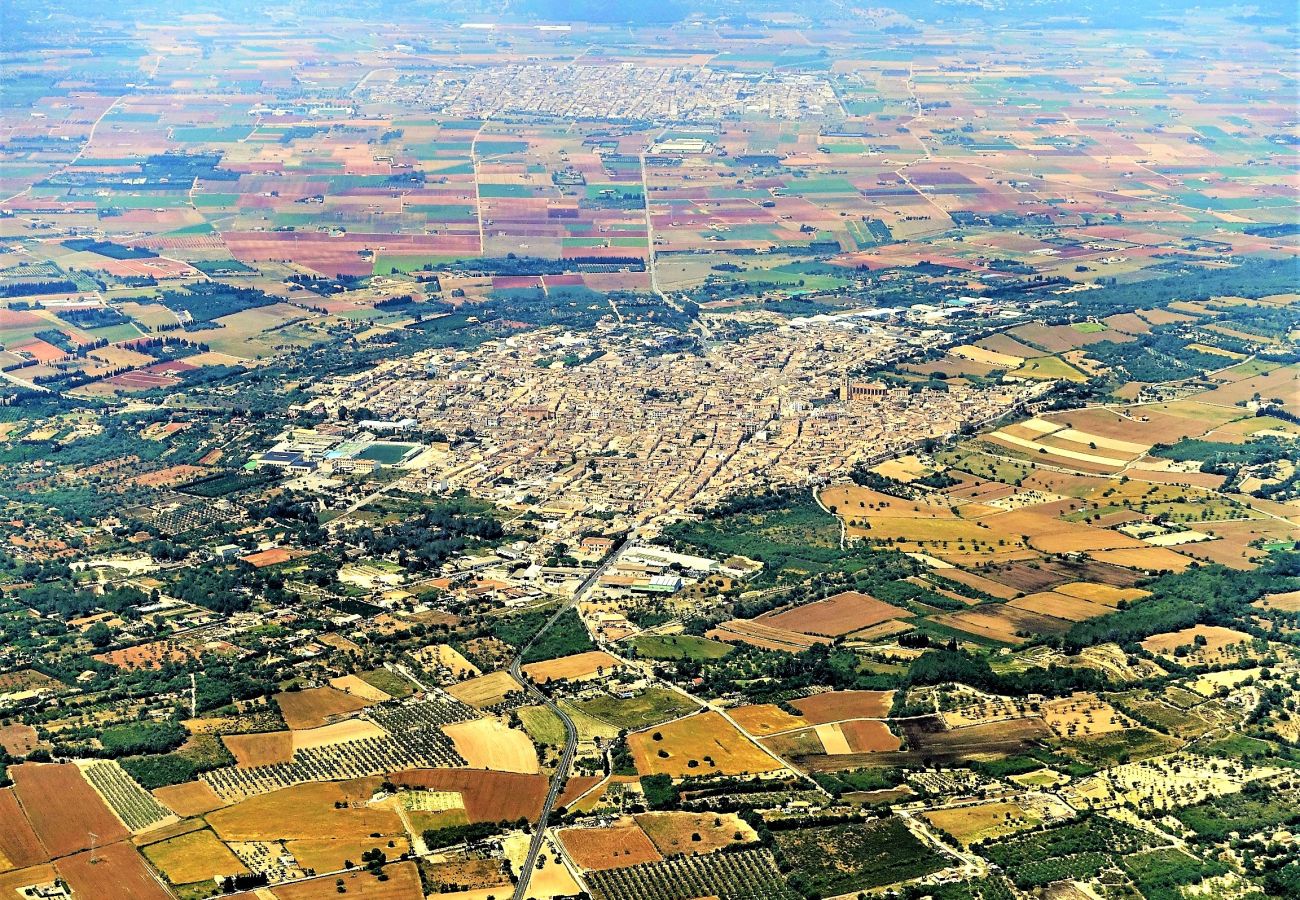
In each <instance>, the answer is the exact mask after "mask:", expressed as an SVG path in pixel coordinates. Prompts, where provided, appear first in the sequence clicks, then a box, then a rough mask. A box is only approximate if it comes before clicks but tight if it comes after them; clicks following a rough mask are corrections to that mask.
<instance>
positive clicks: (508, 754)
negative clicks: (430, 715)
mask: <svg viewBox="0 0 1300 900" xmlns="http://www.w3.org/2000/svg"><path fill="white" fill-rule="evenodd" d="M442 731H443V733H444V734H446V735H447V737H449V738H451V742H452V743H453V744H454V745H455V746H456V752H457V753H459V754H460V755H461V756H463V757H464V758H465V763H466V765H469V766H472V767H474V768H482V769H492V770H494V771H497V772H520V773H523V774H535V773H536V772H537V771H538V762H537V750H536V749H535V748H534V747H533V742H532V741H531V740H529V738H528V735H527V734H525V733H524V732H522V731H517V730H515V729H514V728H510V727H508V726H507V725H506V724H505V723H503V722H502V721H501V720H500V719H476V720H474V721H472V722H457V723H456V724H454V725H444V726H443V728H442Z"/></svg>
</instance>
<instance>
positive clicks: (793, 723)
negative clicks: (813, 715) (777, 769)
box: [730, 703, 808, 737]
mask: <svg viewBox="0 0 1300 900" xmlns="http://www.w3.org/2000/svg"><path fill="white" fill-rule="evenodd" d="M730 714H731V718H732V719H734V720H735V721H736V724H738V725H739V726H740V727H741V728H743V729H745V730H746V731H748V732H749V733H750V734H753V735H757V736H759V737H766V736H767V735H769V734H778V733H780V732H782V731H793V730H794V729H796V728H806V727H807V726H808V720H807V719H804V718H803V717H802V716H792V715H790V714H789V713H788V712H786V711H785V710H783V709H781V708H780V707H778V706H777V705H776V704H775V703H757V704H754V705H752V706H737V707H736V708H735V709H733V710H730Z"/></svg>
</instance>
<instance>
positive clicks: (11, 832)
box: [0, 787, 49, 870]
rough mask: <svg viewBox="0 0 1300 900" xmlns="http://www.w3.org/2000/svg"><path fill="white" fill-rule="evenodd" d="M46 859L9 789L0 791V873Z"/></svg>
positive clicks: (35, 863) (12, 792)
mask: <svg viewBox="0 0 1300 900" xmlns="http://www.w3.org/2000/svg"><path fill="white" fill-rule="evenodd" d="M47 859H49V854H47V853H46V852H45V848H44V847H42V846H41V842H40V839H39V838H37V837H36V832H34V831H32V826H31V825H30V824H29V823H28V821H27V817H26V816H24V815H23V811H22V809H21V808H20V807H19V805H18V798H17V796H16V795H15V794H14V789H13V788H11V787H6V788H0V870H8V869H21V868H26V867H27V866H34V865H37V864H38V863H42V862H45V861H46V860H47Z"/></svg>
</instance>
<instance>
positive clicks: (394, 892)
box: [271, 862, 424, 900]
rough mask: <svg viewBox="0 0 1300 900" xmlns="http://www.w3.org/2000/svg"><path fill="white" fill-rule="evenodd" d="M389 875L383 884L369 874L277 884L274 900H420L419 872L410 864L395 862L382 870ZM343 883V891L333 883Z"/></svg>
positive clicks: (421, 891)
mask: <svg viewBox="0 0 1300 900" xmlns="http://www.w3.org/2000/svg"><path fill="white" fill-rule="evenodd" d="M384 874H385V875H386V876H388V877H387V878H386V879H384V880H383V881H380V880H379V879H377V878H376V877H375V876H374V875H372V874H370V873H369V872H364V871H362V872H351V873H348V874H346V875H340V876H333V875H325V876H322V877H320V878H311V879H307V880H306V881H299V882H295V883H293V884H283V885H278V886H277V887H275V888H274V889H273V891H272V892H271V893H272V896H273V897H274V898H275V900H333V898H335V897H338V896H340V895H345V896H348V897H359V898H363V900H421V898H423V896H424V891H423V890H422V889H421V885H420V873H419V871H418V870H417V869H416V866H415V863H413V862H394V863H391V864H389V865H387V866H385V867H384ZM338 881H342V882H343V885H342V887H343V890H342V891H340V890H339V889H338V887H336V884H335V883H336V882H338Z"/></svg>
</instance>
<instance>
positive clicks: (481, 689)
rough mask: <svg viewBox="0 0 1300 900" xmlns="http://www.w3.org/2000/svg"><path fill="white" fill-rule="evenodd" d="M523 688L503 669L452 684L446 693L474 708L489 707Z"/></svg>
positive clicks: (520, 692) (518, 692)
mask: <svg viewBox="0 0 1300 900" xmlns="http://www.w3.org/2000/svg"><path fill="white" fill-rule="evenodd" d="M523 690H524V686H523V685H521V684H520V683H519V682H517V681H515V679H514V678H513V677H512V676H511V675H510V673H509V672H507V671H505V670H504V669H503V670H501V671H500V672H492V673H490V674H488V675H483V676H480V677H478V678H470V679H469V680H467V681H462V682H460V683H459V684H453V685H452V686H451V687H449V688H447V693H449V694H451V695H452V696H453V697H455V698H456V699H457V700H460V701H461V702H462V703H468V704H469V705H470V706H473V707H474V708H475V709H490V708H491V707H494V706H499V705H500V704H502V703H504V702H505V701H506V699H507V698H509V697H510V696H511V695H514V694H522V693H523Z"/></svg>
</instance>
